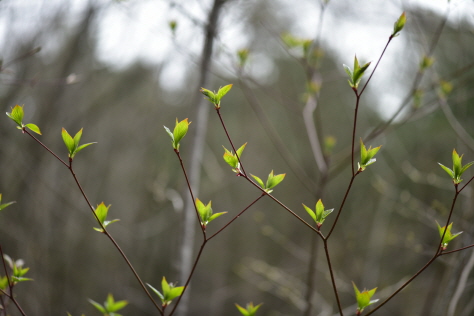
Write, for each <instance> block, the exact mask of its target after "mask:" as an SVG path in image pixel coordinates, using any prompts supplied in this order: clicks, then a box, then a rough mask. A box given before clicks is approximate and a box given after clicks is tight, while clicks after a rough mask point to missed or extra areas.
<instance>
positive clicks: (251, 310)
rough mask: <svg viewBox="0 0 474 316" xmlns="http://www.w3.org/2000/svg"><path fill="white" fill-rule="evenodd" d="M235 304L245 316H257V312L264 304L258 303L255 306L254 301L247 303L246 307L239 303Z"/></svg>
mask: <svg viewBox="0 0 474 316" xmlns="http://www.w3.org/2000/svg"><path fill="white" fill-rule="evenodd" d="M235 306H236V307H237V309H238V310H239V312H240V313H241V314H242V315H244V316H255V314H256V313H257V311H258V309H259V308H260V306H262V304H258V305H257V306H254V305H253V303H252V302H250V303H248V304H247V306H246V308H243V307H242V306H240V305H239V304H235Z"/></svg>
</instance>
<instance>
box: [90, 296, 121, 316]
mask: <svg viewBox="0 0 474 316" xmlns="http://www.w3.org/2000/svg"><path fill="white" fill-rule="evenodd" d="M89 302H90V303H91V304H92V305H94V307H95V308H97V310H98V311H99V312H101V313H102V314H103V315H104V316H122V315H121V314H119V313H116V312H117V311H119V310H121V309H123V308H124V307H125V306H127V305H128V302H127V301H125V300H123V301H117V302H116V301H115V300H114V297H113V295H112V294H109V295H107V300H106V301H105V302H104V305H101V304H99V303H97V302H95V301H93V300H91V299H89Z"/></svg>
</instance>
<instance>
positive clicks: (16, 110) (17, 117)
mask: <svg viewBox="0 0 474 316" xmlns="http://www.w3.org/2000/svg"><path fill="white" fill-rule="evenodd" d="M7 116H8V117H9V118H11V119H12V120H13V122H15V123H16V124H17V125H18V126H17V127H16V128H18V129H21V130H23V129H24V128H28V129H29V130H31V131H33V132H35V133H36V134H39V135H41V131H40V129H39V127H38V126H37V125H35V124H33V123H28V124H23V117H24V116H25V112H24V111H23V105H21V106H20V105H18V104H17V105H15V107H13V108H12V111H11V112H10V113H8V112H7Z"/></svg>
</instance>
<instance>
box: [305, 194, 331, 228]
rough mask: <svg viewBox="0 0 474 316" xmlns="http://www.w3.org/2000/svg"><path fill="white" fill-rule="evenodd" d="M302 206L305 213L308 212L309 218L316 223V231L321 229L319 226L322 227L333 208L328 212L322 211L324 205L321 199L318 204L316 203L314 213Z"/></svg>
mask: <svg viewBox="0 0 474 316" xmlns="http://www.w3.org/2000/svg"><path fill="white" fill-rule="evenodd" d="M303 206H304V208H305V210H306V212H308V214H309V215H310V216H311V218H312V219H313V220H314V221H315V222H316V227H317V228H318V230H319V229H320V228H321V225H323V223H324V220H325V219H326V217H327V216H328V215H329V214H331V213H332V212H333V211H334V209H333V208H332V209H330V210H324V205H323V202H322V201H321V199H319V200H318V202H317V203H316V208H315V211H313V210H312V209H310V208H309V207H307V206H306V205H304V204H303Z"/></svg>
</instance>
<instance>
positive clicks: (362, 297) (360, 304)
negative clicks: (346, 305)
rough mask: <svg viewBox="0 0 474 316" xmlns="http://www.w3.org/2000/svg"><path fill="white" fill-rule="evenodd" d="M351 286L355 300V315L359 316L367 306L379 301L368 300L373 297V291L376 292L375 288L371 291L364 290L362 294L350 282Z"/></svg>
mask: <svg viewBox="0 0 474 316" xmlns="http://www.w3.org/2000/svg"><path fill="white" fill-rule="evenodd" d="M352 286H353V287H354V292H355V296H356V300H357V315H360V313H362V311H363V310H364V309H365V308H366V307H367V306H369V305H372V304H374V303H376V302H378V301H379V300H378V299H377V300H370V299H371V298H372V296H374V294H375V291H377V288H373V289H372V290H366V289H364V290H363V291H362V292H361V291H359V289H358V288H357V286H356V285H355V283H354V282H352Z"/></svg>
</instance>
